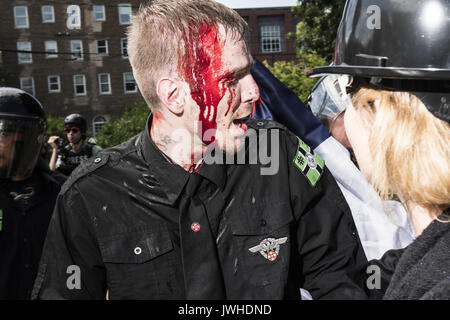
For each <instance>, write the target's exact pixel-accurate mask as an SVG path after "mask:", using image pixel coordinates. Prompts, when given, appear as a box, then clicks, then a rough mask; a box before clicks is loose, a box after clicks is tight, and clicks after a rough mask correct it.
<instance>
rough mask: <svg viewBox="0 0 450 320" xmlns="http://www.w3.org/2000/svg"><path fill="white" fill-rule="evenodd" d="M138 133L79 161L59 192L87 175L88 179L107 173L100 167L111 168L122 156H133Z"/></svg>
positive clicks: (65, 190)
mask: <svg viewBox="0 0 450 320" xmlns="http://www.w3.org/2000/svg"><path fill="white" fill-rule="evenodd" d="M140 135H141V134H138V135H136V136H134V137H132V138H131V139H129V140H128V141H125V142H123V143H121V144H119V145H117V146H114V147H111V148H107V149H101V150H99V152H98V153H97V154H96V155H95V156H93V157H90V158H89V159H87V160H86V161H83V162H81V163H80V164H79V165H78V166H77V167H76V168H75V170H74V171H73V172H72V174H71V175H70V176H69V178H68V179H67V181H66V183H65V184H64V185H63V187H62V188H61V194H64V193H65V192H67V191H68V190H69V189H70V188H72V187H73V185H74V184H77V183H79V182H81V181H83V180H84V179H86V178H87V177H89V179H96V177H100V176H102V175H103V174H107V173H104V172H103V171H104V170H101V169H104V168H105V167H106V168H110V169H113V168H114V167H115V166H116V165H117V163H119V162H120V160H121V159H123V158H124V157H127V156H133V155H134V154H135V153H136V150H137V143H138V141H139V137H140Z"/></svg>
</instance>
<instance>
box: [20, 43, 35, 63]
mask: <svg viewBox="0 0 450 320" xmlns="http://www.w3.org/2000/svg"><path fill="white" fill-rule="evenodd" d="M17 50H19V51H31V42H29V41H21V42H17ZM17 59H18V62H19V63H32V62H33V57H32V55H31V52H29V53H28V52H17Z"/></svg>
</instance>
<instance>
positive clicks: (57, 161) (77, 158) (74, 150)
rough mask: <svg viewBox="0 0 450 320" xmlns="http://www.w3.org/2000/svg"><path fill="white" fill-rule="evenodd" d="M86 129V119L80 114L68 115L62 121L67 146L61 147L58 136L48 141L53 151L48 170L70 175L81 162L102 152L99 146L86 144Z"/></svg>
mask: <svg viewBox="0 0 450 320" xmlns="http://www.w3.org/2000/svg"><path fill="white" fill-rule="evenodd" d="M86 128H87V123H86V119H85V118H84V117H83V116H82V115H81V114H77V113H74V114H70V115H68V116H67V117H66V118H65V119H64V132H65V133H66V134H67V140H68V141H69V144H68V145H66V146H63V144H64V140H63V139H61V138H60V137H58V136H51V137H50V138H49V139H48V143H49V144H50V145H51V146H52V149H53V151H52V156H51V158H50V162H49V166H50V170H52V171H55V170H58V171H59V172H61V173H63V174H65V175H70V174H71V173H72V171H73V170H74V169H75V168H76V167H77V166H78V165H79V164H80V163H81V162H83V161H85V160H87V159H88V158H90V157H92V156H95V155H96V154H97V153H98V152H100V150H102V148H100V147H99V146H97V145H95V144H91V143H89V142H86Z"/></svg>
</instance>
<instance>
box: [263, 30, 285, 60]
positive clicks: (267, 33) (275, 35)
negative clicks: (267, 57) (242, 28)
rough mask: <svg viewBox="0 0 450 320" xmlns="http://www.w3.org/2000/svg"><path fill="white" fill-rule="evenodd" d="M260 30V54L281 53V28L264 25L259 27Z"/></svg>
mask: <svg viewBox="0 0 450 320" xmlns="http://www.w3.org/2000/svg"><path fill="white" fill-rule="evenodd" d="M260 30H261V53H278V52H282V48H281V46H282V43H281V40H282V39H281V26H280V25H265V26H261V27H260ZM265 40H266V41H268V43H267V44H266V45H265V44H264V41H265ZM276 42H278V49H277V48H276ZM265 47H266V48H265Z"/></svg>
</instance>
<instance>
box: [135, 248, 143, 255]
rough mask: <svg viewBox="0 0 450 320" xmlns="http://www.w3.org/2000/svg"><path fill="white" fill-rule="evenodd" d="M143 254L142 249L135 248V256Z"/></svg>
mask: <svg viewBox="0 0 450 320" xmlns="http://www.w3.org/2000/svg"><path fill="white" fill-rule="evenodd" d="M141 253H142V249H141V248H140V247H136V248H134V254H137V255H139V254H141Z"/></svg>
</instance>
